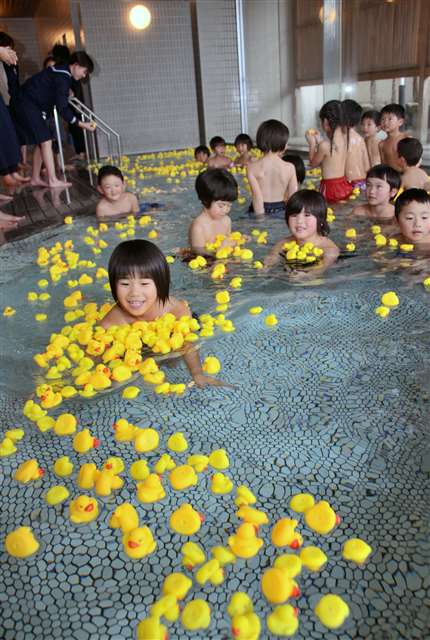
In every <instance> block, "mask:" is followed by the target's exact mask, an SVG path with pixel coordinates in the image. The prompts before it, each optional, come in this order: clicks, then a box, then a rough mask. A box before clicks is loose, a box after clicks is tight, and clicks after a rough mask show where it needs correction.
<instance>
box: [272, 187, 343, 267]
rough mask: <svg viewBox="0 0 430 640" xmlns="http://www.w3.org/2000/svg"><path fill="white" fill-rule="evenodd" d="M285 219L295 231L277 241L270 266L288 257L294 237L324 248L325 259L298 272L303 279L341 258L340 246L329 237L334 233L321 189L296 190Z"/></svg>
mask: <svg viewBox="0 0 430 640" xmlns="http://www.w3.org/2000/svg"><path fill="white" fill-rule="evenodd" d="M285 222H286V223H287V225H288V227H289V229H290V232H291V235H290V236H287V237H286V238H283V239H282V240H280V241H279V242H277V243H276V244H275V246H274V247H273V249H272V250H271V251H270V253H269V254H268V256H267V257H266V259H265V260H264V266H265V268H266V269H268V268H270V267H272V266H273V265H275V264H277V263H279V262H281V260H282V258H283V257H285V256H284V245H285V243H288V242H292V241H295V242H296V243H297V244H298V245H299V247H301V246H303V245H305V244H306V243H311V244H312V245H313V247H315V248H318V249H322V251H323V253H322V256H321V260H320V261H319V262H318V264H317V265H315V267H313V268H312V270H311V272H308V273H305V272H303V271H300V273H299V275H298V277H299V278H300V279H303V278H305V277H307V276H308V275H310V276H312V277H313V276H314V275H315V273H316V272H318V273H322V272H323V271H325V270H326V269H327V268H328V267H329V266H330V265H332V264H333V263H334V262H335V261H336V260H337V257H338V255H339V249H338V247H337V246H336V245H335V243H334V242H332V241H331V240H329V238H328V237H327V236H328V234H329V233H330V228H329V226H328V223H327V202H326V201H325V199H324V197H323V196H322V195H321V193H319V192H318V191H315V190H314V189H300V190H299V191H296V193H294V194H293V195H292V196H291V198H290V199H289V200H288V202H287V204H286V209H285Z"/></svg>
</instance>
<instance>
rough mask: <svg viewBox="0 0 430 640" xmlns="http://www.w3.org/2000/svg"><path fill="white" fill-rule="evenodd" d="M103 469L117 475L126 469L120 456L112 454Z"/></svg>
mask: <svg viewBox="0 0 430 640" xmlns="http://www.w3.org/2000/svg"><path fill="white" fill-rule="evenodd" d="M103 469H105V470H106V471H110V472H111V473H114V474H115V475H117V474H118V473H122V472H123V471H124V469H125V466H124V462H123V460H122V459H121V458H119V457H118V456H110V457H109V458H108V459H107V460H106V462H105V463H104V465H103Z"/></svg>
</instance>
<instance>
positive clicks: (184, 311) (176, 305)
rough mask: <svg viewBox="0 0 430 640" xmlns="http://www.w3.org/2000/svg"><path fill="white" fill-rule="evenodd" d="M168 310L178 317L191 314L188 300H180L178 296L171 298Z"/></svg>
mask: <svg viewBox="0 0 430 640" xmlns="http://www.w3.org/2000/svg"><path fill="white" fill-rule="evenodd" d="M168 311H169V312H170V313H173V315H174V316H175V317H176V318H182V316H188V317H189V316H191V309H190V305H189V304H188V302H187V301H186V300H178V299H177V298H170V305H169V309H168Z"/></svg>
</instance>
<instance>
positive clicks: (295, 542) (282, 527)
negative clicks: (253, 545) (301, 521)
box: [272, 518, 303, 549]
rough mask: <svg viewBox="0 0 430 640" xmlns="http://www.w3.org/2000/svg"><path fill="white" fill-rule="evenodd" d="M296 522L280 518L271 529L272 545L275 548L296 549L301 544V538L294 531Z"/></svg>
mask: <svg viewBox="0 0 430 640" xmlns="http://www.w3.org/2000/svg"><path fill="white" fill-rule="evenodd" d="M297 524H298V522H297V520H294V519H291V518H281V520H278V522H277V523H276V524H275V525H274V527H273V529H272V544H273V545H275V547H290V548H291V549H298V548H299V547H301V546H302V544H303V538H302V536H301V535H300V533H298V532H297V531H295V529H296V527H297Z"/></svg>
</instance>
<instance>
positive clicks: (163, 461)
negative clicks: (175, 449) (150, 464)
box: [154, 453, 176, 475]
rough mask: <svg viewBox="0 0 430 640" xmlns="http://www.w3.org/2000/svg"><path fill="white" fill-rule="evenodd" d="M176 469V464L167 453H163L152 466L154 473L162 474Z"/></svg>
mask: <svg viewBox="0 0 430 640" xmlns="http://www.w3.org/2000/svg"><path fill="white" fill-rule="evenodd" d="M175 467H176V462H175V461H174V460H173V458H172V457H171V456H170V455H169V454H168V453H163V455H162V456H160V458H159V460H157V462H156V463H155V464H154V471H155V473H158V474H160V475H161V474H162V473H164V472H165V471H171V470H172V469H174V468H175Z"/></svg>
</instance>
